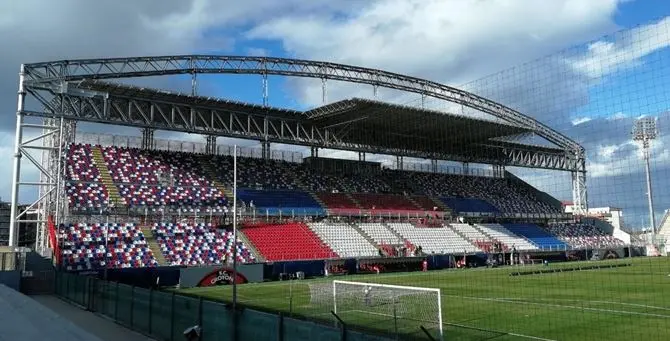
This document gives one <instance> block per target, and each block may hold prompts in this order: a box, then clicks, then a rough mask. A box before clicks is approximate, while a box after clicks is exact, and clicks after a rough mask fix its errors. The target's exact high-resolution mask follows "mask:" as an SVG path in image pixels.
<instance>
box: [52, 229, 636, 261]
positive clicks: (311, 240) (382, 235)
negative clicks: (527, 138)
mask: <svg viewBox="0 0 670 341" xmlns="http://www.w3.org/2000/svg"><path fill="white" fill-rule="evenodd" d="M105 226H106V225H104V224H102V225H101V224H75V225H69V226H67V227H61V229H60V232H59V233H60V235H59V238H60V239H61V240H63V247H62V248H61V249H62V253H63V265H64V266H65V268H66V269H68V270H88V269H98V268H104V267H108V268H133V267H146V266H156V265H157V261H156V259H155V257H154V255H153V253H152V250H151V249H150V248H149V246H148V244H147V242H146V240H145V236H144V235H143V233H142V232H141V230H140V229H139V228H138V227H137V226H136V225H135V224H116V223H113V224H109V230H108V232H107V233H108V240H107V245H108V246H107V249H106V248H105V229H106V228H105ZM151 232H152V233H153V236H154V237H155V238H156V240H157V241H158V245H159V246H158V247H160V252H161V253H162V254H163V256H164V258H165V259H166V261H167V264H166V265H168V266H184V265H186V266H199V265H217V264H226V263H229V262H232V259H233V257H237V261H238V262H239V263H242V264H243V263H251V262H255V261H256V259H257V256H256V255H254V254H253V253H252V251H251V247H250V246H248V245H245V244H244V243H242V242H241V241H240V240H239V239H238V241H237V242H235V241H234V240H233V236H232V233H231V232H229V231H225V230H217V229H216V228H214V227H212V226H211V225H209V224H204V223H200V224H193V223H179V224H172V223H157V224H154V225H153V227H152V228H151ZM241 232H242V233H244V234H245V235H246V236H247V238H248V239H249V241H250V242H251V243H252V244H253V245H254V246H255V247H256V250H257V252H259V253H260V254H262V255H263V256H264V257H265V259H266V260H267V261H282V260H308V259H329V258H358V257H376V256H378V255H379V252H380V250H386V249H389V250H393V249H394V248H395V247H397V246H403V245H413V246H421V247H422V249H423V252H424V253H427V254H462V253H476V252H491V251H492V250H493V249H492V246H493V245H499V246H500V247H501V248H502V249H503V250H505V251H509V250H512V249H516V250H517V251H532V250H548V249H549V250H562V249H567V248H606V247H619V246H623V245H624V243H623V242H622V241H620V240H618V239H616V238H614V237H612V236H610V235H607V234H605V233H604V232H602V231H600V230H599V229H597V228H595V227H593V226H590V225H583V224H552V225H550V226H547V227H545V228H544V229H543V228H540V227H539V226H537V225H532V224H508V225H504V226H503V225H499V224H482V225H469V224H450V225H445V226H441V227H418V226H417V225H415V224H410V223H360V224H358V225H351V224H348V223H336V222H326V221H324V222H315V223H301V222H291V223H283V224H271V223H255V224H247V225H245V226H244V228H243V229H242V230H241ZM552 234H557V235H558V237H555V236H554V235H552ZM154 251H156V250H154ZM386 251H387V252H386V254H392V253H390V252H388V250H386ZM156 252H159V251H156Z"/></svg>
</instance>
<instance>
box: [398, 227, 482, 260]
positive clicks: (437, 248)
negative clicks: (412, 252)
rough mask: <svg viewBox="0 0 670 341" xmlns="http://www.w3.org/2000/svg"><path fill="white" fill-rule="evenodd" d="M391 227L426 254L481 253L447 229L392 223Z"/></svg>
mask: <svg viewBox="0 0 670 341" xmlns="http://www.w3.org/2000/svg"><path fill="white" fill-rule="evenodd" d="M389 227H390V228H391V229H392V230H393V231H395V232H396V233H398V234H399V235H401V236H402V237H403V238H404V239H406V240H408V241H409V242H411V243H412V244H413V245H415V246H421V248H422V249H423V252H425V253H429V254H430V253H436V254H453V253H457V254H458V253H463V252H468V253H471V252H479V251H481V250H479V249H478V248H477V247H475V246H474V245H473V244H472V243H470V242H468V241H467V240H465V239H463V238H462V237H461V236H459V235H458V234H456V232H454V231H453V230H451V229H449V228H446V227H433V228H430V227H426V228H418V227H415V226H414V225H412V224H409V223H390V224H389Z"/></svg>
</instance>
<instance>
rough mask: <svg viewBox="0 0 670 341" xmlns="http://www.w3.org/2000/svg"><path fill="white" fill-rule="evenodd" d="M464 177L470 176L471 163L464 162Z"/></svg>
mask: <svg viewBox="0 0 670 341" xmlns="http://www.w3.org/2000/svg"><path fill="white" fill-rule="evenodd" d="M463 175H470V163H468V162H463Z"/></svg>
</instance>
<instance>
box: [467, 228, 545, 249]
mask: <svg viewBox="0 0 670 341" xmlns="http://www.w3.org/2000/svg"><path fill="white" fill-rule="evenodd" d="M475 227H476V228H478V229H479V230H480V231H482V232H483V233H484V234H485V235H487V236H489V237H490V238H492V239H494V240H496V241H499V242H501V243H503V244H504V245H505V246H507V248H509V249H513V248H515V249H517V250H519V251H531V250H538V249H539V248H538V247H537V246H536V245H535V244H533V243H531V242H530V241H529V240H528V239H526V238H524V237H521V236H518V235H516V234H514V233H513V232H512V231H510V230H508V229H506V228H505V227H504V226H502V225H500V224H481V225H476V226H475Z"/></svg>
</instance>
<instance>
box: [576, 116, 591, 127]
mask: <svg viewBox="0 0 670 341" xmlns="http://www.w3.org/2000/svg"><path fill="white" fill-rule="evenodd" d="M591 120H592V118H590V117H580V118H575V119H573V120H572V125H573V126H576V125H580V124H582V123H586V122H589V121H591Z"/></svg>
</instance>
